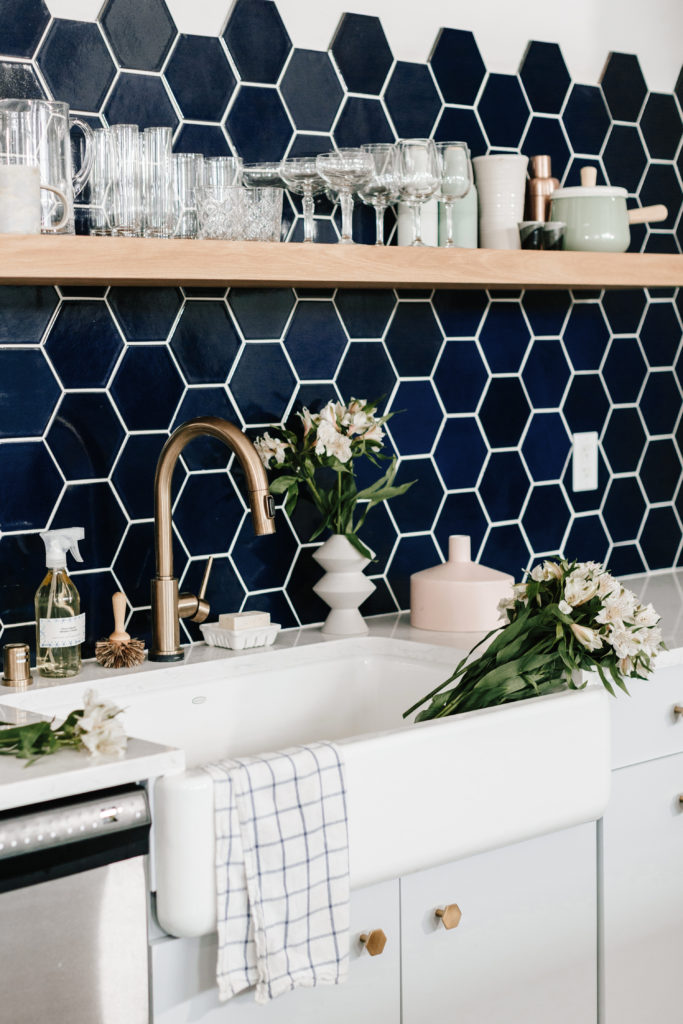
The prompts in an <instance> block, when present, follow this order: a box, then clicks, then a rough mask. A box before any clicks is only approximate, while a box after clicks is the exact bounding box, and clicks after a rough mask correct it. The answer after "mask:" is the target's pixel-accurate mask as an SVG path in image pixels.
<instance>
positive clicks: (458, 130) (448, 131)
mask: <svg viewBox="0 0 683 1024" xmlns="http://www.w3.org/2000/svg"><path fill="white" fill-rule="evenodd" d="M434 139H435V140H436V141H437V142H450V141H451V140H452V139H460V140H461V141H462V142H466V143H467V145H468V146H469V150H470V153H471V155H472V156H473V157H474V156H484V155H485V153H486V150H487V148H488V146H487V143H486V139H485V137H484V133H483V132H482V130H481V125H480V124H479V121H478V120H477V115H476V114H475V112H474V110H468V109H466V108H464V107H444V108H443V110H442V111H441V114H440V115H439V119H438V121H437V122H436V127H435V129H434Z"/></svg>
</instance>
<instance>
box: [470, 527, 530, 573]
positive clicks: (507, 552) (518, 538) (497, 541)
mask: <svg viewBox="0 0 683 1024" xmlns="http://www.w3.org/2000/svg"><path fill="white" fill-rule="evenodd" d="M530 557H531V552H530V551H529V546H528V544H527V542H526V540H525V539H524V537H523V535H522V531H521V530H520V528H519V526H516V525H513V524H510V525H509V526H492V527H491V529H490V531H489V534H488V536H487V538H486V541H485V543H484V546H483V548H482V549H481V551H480V553H479V561H480V562H481V563H482V565H488V566H490V567H491V568H492V569H498V571H499V572H507V573H509V574H510V575H511V576H512V577H513V578H514V579H515V580H516V581H517V582H521V580H522V577H523V575H524V571H525V570H526V568H527V566H528V564H529V560H530Z"/></svg>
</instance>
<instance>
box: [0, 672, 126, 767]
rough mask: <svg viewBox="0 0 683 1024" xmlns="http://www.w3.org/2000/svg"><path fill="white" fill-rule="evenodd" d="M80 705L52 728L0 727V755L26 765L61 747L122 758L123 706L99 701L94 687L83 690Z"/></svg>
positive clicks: (40, 724) (43, 724)
mask: <svg viewBox="0 0 683 1024" xmlns="http://www.w3.org/2000/svg"><path fill="white" fill-rule="evenodd" d="M83 704H84V706H83V708H82V709H77V710H75V711H71V712H70V713H69V714H68V715H67V716H66V718H65V719H64V721H63V722H62V724H61V725H58V726H55V727H54V728H53V722H32V723H31V724H30V725H18V726H9V727H8V728H0V754H7V755H9V756H11V757H21V758H24V759H25V760H26V761H27V767H28V765H30V764H33V763H34V762H35V761H37V760H38V759H39V758H41V757H44V756H45V755H46V754H55V753H56V752H57V751H58V750H63V749H64V748H71V749H72V750H84V751H87V752H88V753H89V754H90V755H92V756H95V755H102V756H103V757H122V756H123V754H124V753H125V750H126V744H127V740H126V733H125V730H124V728H123V725H122V724H121V722H120V721H118V719H117V716H118V715H120V714H121V711H122V709H121V708H118V707H117V706H116V705H115V704H112V703H111V702H110V701H98V699H97V694H96V693H95V691H94V690H87V691H86V693H85V697H84V700H83Z"/></svg>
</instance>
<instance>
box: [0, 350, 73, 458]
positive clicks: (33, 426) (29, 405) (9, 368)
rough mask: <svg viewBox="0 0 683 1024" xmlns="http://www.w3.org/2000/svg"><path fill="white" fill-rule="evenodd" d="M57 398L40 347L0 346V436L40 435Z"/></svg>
mask: <svg viewBox="0 0 683 1024" xmlns="http://www.w3.org/2000/svg"><path fill="white" fill-rule="evenodd" d="M58 398H59V385H58V384H57V381H56V380H55V377H54V374H53V373H52V371H51V370H50V367H49V366H48V364H47V360H46V359H45V356H44V355H43V353H42V352H41V351H40V349H19V348H14V349H13V348H9V349H0V438H2V437H38V436H40V435H41V434H42V433H43V430H44V429H45V427H46V425H47V423H48V420H49V419H50V416H51V415H52V410H53V409H54V407H55V405H56V404H57V399H58Z"/></svg>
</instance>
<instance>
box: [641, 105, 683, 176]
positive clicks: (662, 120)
mask: <svg viewBox="0 0 683 1024" xmlns="http://www.w3.org/2000/svg"><path fill="white" fill-rule="evenodd" d="M682 128H683V123H681V116H680V114H679V113H678V109H677V107H676V101H675V99H674V98H673V96H669V95H665V94H664V93H661V92H651V93H650V95H649V96H648V98H647V102H646V103H645V106H644V108H643V112H642V114H641V115H640V130H641V131H642V133H643V137H644V138H645V145H646V146H647V148H648V152H649V154H650V156H651V157H652V159H653V160H673V158H674V157H675V155H676V150H677V149H678V143H679V141H680V137H681V129H682Z"/></svg>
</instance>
